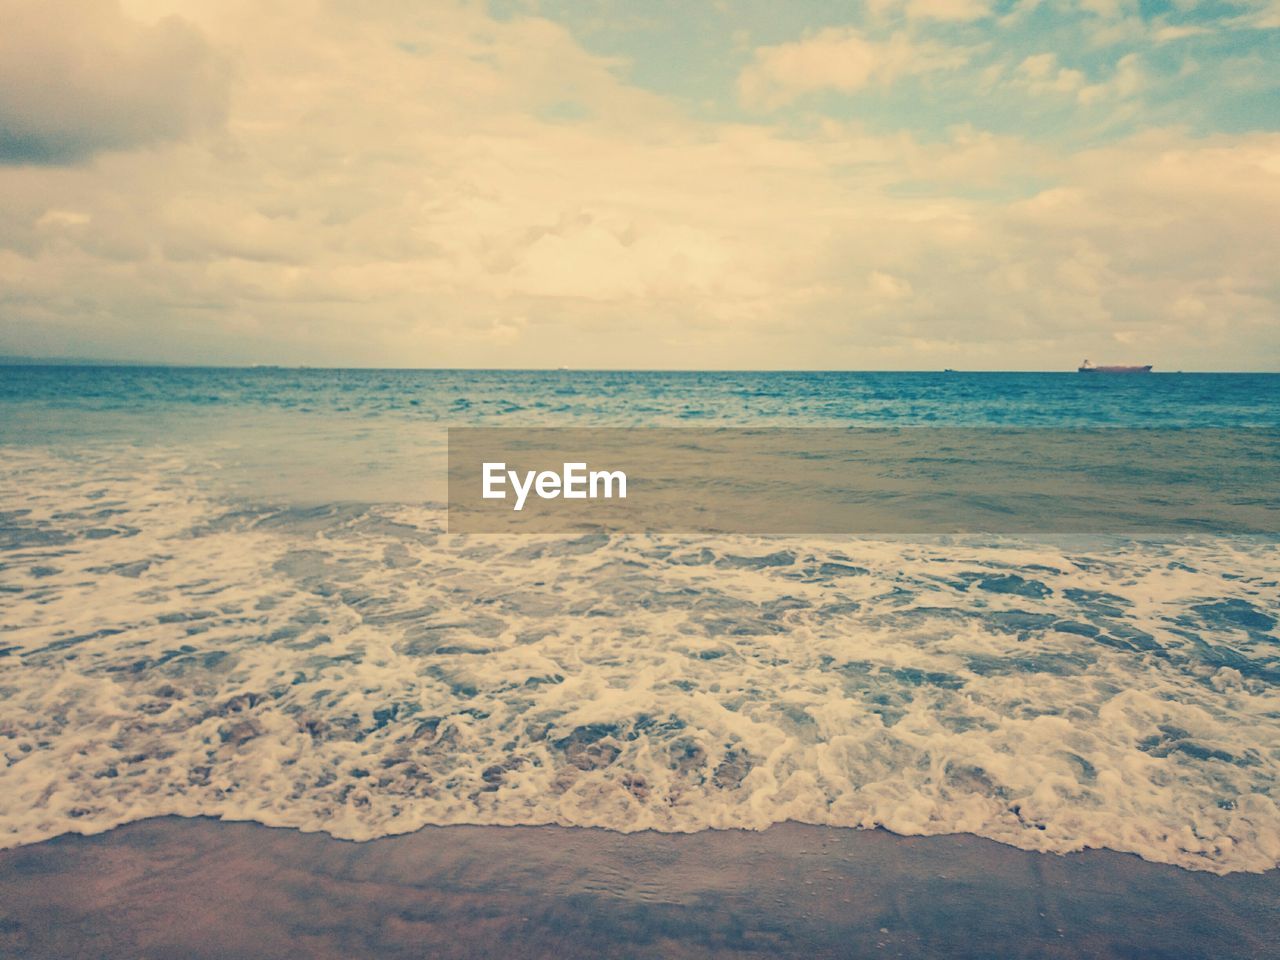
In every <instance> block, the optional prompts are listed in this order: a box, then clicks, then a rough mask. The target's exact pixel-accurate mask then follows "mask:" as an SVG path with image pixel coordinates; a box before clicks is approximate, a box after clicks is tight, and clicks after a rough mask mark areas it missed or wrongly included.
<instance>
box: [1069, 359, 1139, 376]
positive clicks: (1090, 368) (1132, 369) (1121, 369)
mask: <svg viewBox="0 0 1280 960" xmlns="http://www.w3.org/2000/svg"><path fill="white" fill-rule="evenodd" d="M1076 372H1077V373H1150V372H1151V364H1149V363H1146V364H1142V365H1133V366H1109V367H1095V366H1094V365H1093V364H1092V363H1090V362H1089V361H1088V360H1085V361H1084V362H1083V363H1081V364H1080V366H1078V367H1076Z"/></svg>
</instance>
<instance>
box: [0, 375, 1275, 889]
mask: <svg viewBox="0 0 1280 960" xmlns="http://www.w3.org/2000/svg"><path fill="white" fill-rule="evenodd" d="M1278 387H1280V377H1275V376H1268V375H1176V374H1168V375H1151V376H1135V377H1104V376H1100V375H1095V376H1090V377H1082V376H1078V375H1074V374H1066V375H1057V374H964V373H959V374H885V373H875V374H871V373H865V374H856V373H851V374H837V373H819V374H808V373H611V372H610V373H605V372H598V373H596V372H574V371H563V372H462V371H355V370H332V371H331V370H276V369H255V370H243V369H236V370H217V369H207V370H206V369H189V368H126V367H112V368H94V367H0V691H2V696H0V750H3V754H4V758H5V759H4V766H3V768H2V769H0V842H2V843H4V844H6V845H16V844H23V843H30V842H34V841H38V840H41V839H44V838H47V837H50V836H54V835H57V834H59V833H63V832H66V831H76V832H83V833H92V832H96V831H101V830H104V829H107V828H110V827H111V826H114V825H116V824H119V823H123V822H126V821H130V820H135V819H140V818H143V817H148V816H155V815H161V814H181V815H211V816H221V817H224V818H228V819H252V820H256V821H260V822H263V823H267V824H272V825H280V826H291V827H297V828H300V829H303V830H323V831H326V832H328V833H331V834H333V835H335V836H339V837H347V838H353V839H366V838H371V837H377V836H382V835H386V834H392V833H400V832H405V831H410V830H414V829H416V828H417V827H420V826H422V825H424V824H445V823H490V824H540V823H559V824H572V825H591V826H601V827H607V828H610V829H615V830H622V831H634V830H643V829H657V830H664V831H695V830H703V829H708V828H728V827H745V828H763V827H765V826H768V825H769V824H771V823H775V822H779V821H783V820H799V821H804V822H808V823H817V824H830V825H838V826H859V827H871V826H883V827H886V828H888V829H891V830H894V831H897V832H900V833H908V834H936V833H948V832H971V833H975V834H978V835H981V836H984V837H989V838H992V839H995V840H999V841H1003V842H1005V843H1009V844H1013V845H1016V846H1019V847H1023V848H1026V849H1035V850H1046V851H1058V852H1065V851H1071V850H1078V849H1081V848H1083V847H1109V848H1112V849H1115V850H1122V851H1130V852H1133V853H1137V854H1139V855H1141V856H1143V857H1145V858H1147V859H1150V860H1155V861H1161V862H1167V863H1174V864H1179V865H1182V866H1185V867H1190V868H1196V869H1204V870H1212V871H1217V872H1228V871H1234V870H1264V869H1268V868H1271V867H1274V866H1276V865H1277V863H1280V808H1278V807H1277V802H1276V783H1277V776H1278V775H1280V635H1278V634H1277V629H1276V627H1277V619H1278V618H1280V589H1278V588H1277V581H1278V580H1280V551H1278V550H1277V539H1276V538H1275V537H1269V536H1224V535H1213V534H1208V533H1205V534H1186V535H1177V536H1167V537H1125V536H1119V535H1110V534H1107V533H1105V532H1104V533H1101V534H1100V533H1097V532H1094V533H1091V534H1089V535H1083V534H1082V535H1077V536H1072V535H1061V534H1059V535H1055V536H1047V535H1046V536H1028V535H1023V536H1018V537H1011V536H995V535H966V536H943V535H937V536H913V537H879V538H877V537H852V536H844V537H835V536H829V537H813V536H810V537H763V536H741V535H739V536H714V537H712V536H691V535H683V536H677V535H664V534H645V535H640V534H635V535H603V534H586V535H562V536H551V535H537V536H515V535H509V536H470V537H468V536H460V535H456V534H455V535H450V534H449V533H448V532H447V529H446V522H445V513H444V509H443V500H444V478H445V468H444V463H445V450H446V447H445V428H447V427H449V426H463V425H467V426H476V425H479V426H531V425H538V426H664V427H673V426H681V425H698V426H714V425H725V426H761V427H766V426H767V427H804V426H822V427H830V426H843V425H848V426H882V425H903V426H911V427H920V428H928V427H930V426H965V427H983V426H1021V427H1035V428H1042V427H1043V428H1054V427H1081V426H1084V427H1091V426H1113V427H1120V428H1144V427H1153V426H1155V427H1162V428H1184V427H1185V428H1204V427H1241V428H1248V427H1263V428H1270V429H1274V428H1276V427H1278V426H1280V389H1277V388H1278ZM1266 466H1267V465H1263V468H1264V469H1265V468H1266ZM1156 493H1157V494H1158V491H1157V492H1156Z"/></svg>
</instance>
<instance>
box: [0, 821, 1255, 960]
mask: <svg viewBox="0 0 1280 960" xmlns="http://www.w3.org/2000/svg"><path fill="white" fill-rule="evenodd" d="M1278 900H1280V872H1278V871H1274V870H1273V871H1270V872H1268V873H1265V874H1243V873H1237V874H1231V875H1228V876H1215V875H1212V874H1209V873H1203V872H1193V871H1186V870H1181V869H1179V868H1177V867H1170V866H1164V865H1158V864H1151V863H1147V862H1145V861H1143V860H1140V859H1139V858H1137V857H1134V856H1130V855H1125V854H1117V853H1113V852H1110V851H1105V850H1100V851H1086V852H1084V853H1081V854H1072V855H1067V856H1059V855H1053V854H1037V853H1028V852H1024V851H1020V850H1016V849H1013V848H1012V847H1007V846H1004V845H1002V844H998V843H994V842H992V841H989V840H983V839H980V838H976V837H972V836H967V835H956V836H944V837H899V836H896V835H893V834H890V833H887V832H885V831H878V830H876V831H859V830H843V829H830V828H821V827H810V826H803V825H799V824H781V825H778V826H775V827H773V828H770V829H769V830H765V831H762V832H748V831H708V832H703V833H698V834H691V835H671V834H659V833H640V834H630V835H624V834H618V833H613V832H609V831H603V830H584V829H566V828H558V827H514V828H503V827H470V826H459V827H431V828H426V829H423V830H420V831H418V832H417V833H413V834H408V835H404V836H399V837H389V838H385V839H380V840H375V841H372V842H368V843H351V842H347V841H340V840H334V839H332V838H330V837H328V836H326V835H323V834H302V833H298V832H296V831H293V830H279V829H270V828H266V827H262V826H259V825H256V824H252V823H223V822H219V821H215V820H210V819H190V820H187V819H178V818H171V817H169V818H159V819H153V820H147V821H142V822H138V823H133V824H129V825H126V826H123V827H120V828H117V829H115V830H112V831H109V832H107V833H104V834H100V835H98V836H94V837H81V836H72V835H67V836H63V837H59V838H56V839H54V840H50V841H47V842H44V843H39V844H35V845H31V846H26V847H21V848H17V849H12V850H7V851H4V852H3V853H0V903H3V908H2V915H0V953H3V954H4V955H5V956H7V957H14V958H22V960H36V958H60V960H70V958H96V960H97V958H100V960H110V958H121V960H123V958H148V960H151V958H155V960H161V958H175V960H176V958H193V960H194V958H201V960H205V958H207V960H213V958H238V957H256V958H275V957H281V958H284V957H289V958H298V957H309V958H334V960H338V958H344V960H345V958H354V957H379V958H402V957H403V958H408V957H436V958H445V957H449V958H454V957H456V958H464V957H512V958H534V957H548V958H550V957H557V958H568V957H583V958H586V957H664V958H667V957H793V956H804V957H810V958H817V957H956V958H960V957H972V958H992V957H1004V958H1013V957H1052V958H1066V957H1081V958H1083V957H1089V958H1110V957H1115V958H1121V957H1126V958H1128V957H1143V958H1160V957H1168V958H1179V960H1191V958H1196V957H1205V958H1214V960H1227V958H1245V957H1256V958H1262V957H1272V956H1276V955H1277V952H1278V951H1280V917H1277V914H1276V911H1275V909H1274V907H1275V904H1276V902H1277V901H1278Z"/></svg>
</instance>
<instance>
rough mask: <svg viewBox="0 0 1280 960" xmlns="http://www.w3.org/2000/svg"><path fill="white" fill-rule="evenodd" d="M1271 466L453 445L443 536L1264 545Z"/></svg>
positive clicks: (1253, 454)
mask: <svg viewBox="0 0 1280 960" xmlns="http://www.w3.org/2000/svg"><path fill="white" fill-rule="evenodd" d="M485 464H493V465H496V464H502V465H503V467H502V469H501V470H499V469H498V468H497V467H496V466H491V467H489V468H488V469H489V473H490V479H491V482H490V488H489V493H490V494H491V495H492V494H497V493H499V492H501V493H502V494H504V496H502V497H501V498H499V497H498V496H491V497H489V498H486V497H485V496H484V479H485V466H484V465H485ZM566 464H570V465H574V466H570V467H569V468H568V478H569V481H570V489H571V490H572V492H574V493H577V492H579V489H581V490H582V491H583V492H584V493H585V494H586V496H584V497H581V498H573V499H567V498H566V497H564V496H563V492H564V483H563V479H564V474H565V473H566V467H565V465H566ZM577 465H581V466H577ZM1278 466H1280V431H1276V430H1271V429H1230V430H1208V429H1150V430H1129V429H990V428H959V427H943V428H927V427H915V428H899V429H895V428H885V429H864V428H850V429H838V428H811V429H776V428H775V429H738V428H732V429H731V428H724V429H716V428H688V429H679V428H675V429H643V428H638V429H615V428H537V429H511V428H453V429H450V431H449V529H450V531H451V532H456V533H570V532H582V531H584V530H599V531H604V532H616V533H629V532H667V533H749V534H839V533H847V534H848V533H851V534H939V533H1054V534H1057V533H1081V534H1097V533H1102V534H1106V533H1162V534H1164V533H1167V534H1177V533H1187V532H1203V533H1228V534H1263V535H1270V534H1275V533H1276V532H1277V530H1280V508H1278V507H1277V504H1278V502H1280V497H1278V496H1277V494H1278V493H1280V469H1277V467H1278ZM507 471H515V474H516V476H515V478H514V479H513V478H512V477H510V476H509V475H508V474H507ZM530 472H532V473H533V474H534V476H535V478H536V476H537V474H539V473H546V474H547V476H545V477H544V478H543V480H544V482H543V483H542V492H543V493H544V494H547V496H539V495H538V488H537V485H536V479H535V481H534V486H531V487H526V489H527V490H528V494H527V497H526V499H525V501H524V503H523V504H520V509H516V506H517V504H518V493H517V490H516V488H517V487H518V486H524V485H526V482H527V480H528V477H529V474H530ZM592 472H601V473H603V472H621V473H624V474H625V475H626V496H625V497H622V496H619V495H618V494H619V491H618V489H617V484H616V483H615V489H614V490H613V491H612V496H606V495H605V493H606V491H605V488H604V486H603V478H597V479H598V480H599V481H600V482H599V483H598V484H597V489H596V491H595V493H596V496H594V497H592V496H591V495H590V494H591V491H590V474H591V473H592ZM551 474H555V475H557V479H556V480H555V481H553V480H552V478H551V476H550V475H551ZM499 477H501V478H502V479H501V482H498V478H499ZM556 487H558V489H554V488H556Z"/></svg>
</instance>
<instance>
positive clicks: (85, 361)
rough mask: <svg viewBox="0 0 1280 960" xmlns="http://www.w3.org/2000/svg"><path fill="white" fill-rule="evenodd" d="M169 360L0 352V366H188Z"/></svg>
mask: <svg viewBox="0 0 1280 960" xmlns="http://www.w3.org/2000/svg"><path fill="white" fill-rule="evenodd" d="M188 366H191V364H188V363H173V362H172V361H168V360H103V359H102V358H100V357H98V358H95V357H18V356H5V355H3V354H0V367H188Z"/></svg>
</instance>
